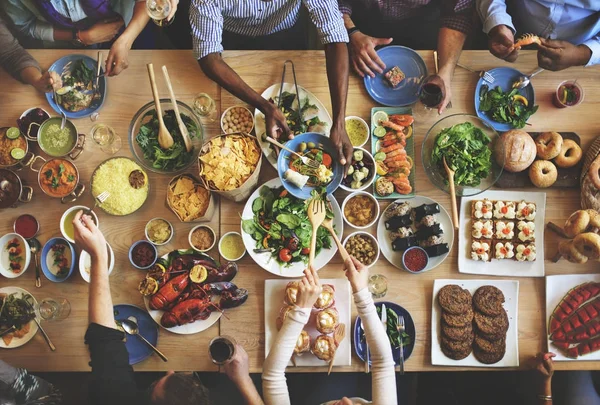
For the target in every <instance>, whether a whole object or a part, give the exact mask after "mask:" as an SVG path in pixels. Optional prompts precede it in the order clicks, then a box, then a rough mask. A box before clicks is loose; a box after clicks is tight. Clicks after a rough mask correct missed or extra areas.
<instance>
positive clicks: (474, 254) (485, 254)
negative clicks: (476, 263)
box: [471, 239, 492, 262]
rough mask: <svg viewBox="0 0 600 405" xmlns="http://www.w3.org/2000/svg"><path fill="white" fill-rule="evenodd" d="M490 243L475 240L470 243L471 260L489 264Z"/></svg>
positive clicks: (490, 256)
mask: <svg viewBox="0 0 600 405" xmlns="http://www.w3.org/2000/svg"><path fill="white" fill-rule="evenodd" d="M491 249H492V241H491V240H489V239H488V240H476V239H474V240H473V242H472V243H471V259H473V260H481V261H483V262H489V261H491V260H492V251H491Z"/></svg>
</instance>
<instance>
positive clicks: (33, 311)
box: [25, 301, 56, 351]
mask: <svg viewBox="0 0 600 405" xmlns="http://www.w3.org/2000/svg"><path fill="white" fill-rule="evenodd" d="M25 302H27V301H25ZM27 305H28V306H29V308H30V309H31V312H32V314H33V320H34V321H35V323H37V326H38V328H39V329H40V332H42V336H44V339H45V340H46V343H48V346H50V350H52V351H55V350H56V346H54V344H53V343H52V341H51V340H50V336H48V334H47V333H46V331H45V330H44V328H42V325H41V324H40V321H38V319H37V313H36V312H35V308H33V305H31V304H30V303H29V302H27Z"/></svg>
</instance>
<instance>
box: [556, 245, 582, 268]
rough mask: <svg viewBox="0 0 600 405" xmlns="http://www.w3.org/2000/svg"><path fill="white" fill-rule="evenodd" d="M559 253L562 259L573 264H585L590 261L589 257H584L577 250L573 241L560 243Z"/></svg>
mask: <svg viewBox="0 0 600 405" xmlns="http://www.w3.org/2000/svg"><path fill="white" fill-rule="evenodd" d="M558 252H559V253H560V255H561V256H562V257H564V258H565V259H567V260H568V261H570V262H571V263H577V264H583V263H586V262H587V261H588V258H587V256H585V255H582V254H581V253H579V251H578V250H577V249H576V248H575V245H574V244H573V241H572V240H565V241H562V242H560V243H559V245H558Z"/></svg>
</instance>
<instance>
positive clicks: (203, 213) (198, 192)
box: [167, 174, 215, 222]
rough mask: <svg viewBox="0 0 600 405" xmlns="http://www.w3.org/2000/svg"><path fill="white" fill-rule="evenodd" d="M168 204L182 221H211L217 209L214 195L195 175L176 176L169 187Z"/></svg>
mask: <svg viewBox="0 0 600 405" xmlns="http://www.w3.org/2000/svg"><path fill="white" fill-rule="evenodd" d="M167 206H168V207H169V208H170V209H171V211H173V213H175V215H176V216H177V218H179V220H180V221H181V222H194V221H209V220H210V219H211V217H212V214H213V212H214V210H215V202H214V197H213V196H212V194H211V192H210V191H209V190H207V189H206V188H204V185H202V184H201V183H200V182H198V181H197V180H196V179H195V178H194V177H193V176H190V175H189V174H182V175H180V176H175V177H173V179H171V181H170V182H169V186H168V188H167Z"/></svg>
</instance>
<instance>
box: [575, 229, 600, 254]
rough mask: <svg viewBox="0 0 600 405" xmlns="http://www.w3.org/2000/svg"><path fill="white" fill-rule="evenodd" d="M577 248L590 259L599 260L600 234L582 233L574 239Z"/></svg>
mask: <svg viewBox="0 0 600 405" xmlns="http://www.w3.org/2000/svg"><path fill="white" fill-rule="evenodd" d="M573 245H574V246H575V249H577V250H578V251H579V253H581V254H582V255H584V256H587V258H588V259H591V260H598V259H599V258H600V235H598V234H595V233H592V232H586V233H580V234H579V235H577V236H576V237H575V239H573Z"/></svg>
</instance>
